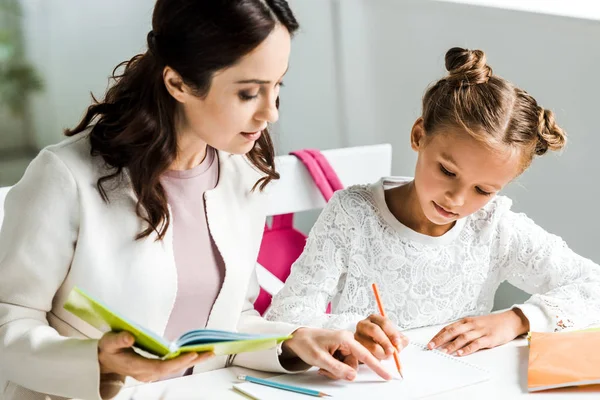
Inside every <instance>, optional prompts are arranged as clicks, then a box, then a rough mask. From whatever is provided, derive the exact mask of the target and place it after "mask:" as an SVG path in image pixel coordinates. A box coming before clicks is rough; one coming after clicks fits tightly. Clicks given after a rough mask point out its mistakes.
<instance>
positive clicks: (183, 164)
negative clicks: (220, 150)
mask: <svg viewBox="0 0 600 400" xmlns="http://www.w3.org/2000/svg"><path fill="white" fill-rule="evenodd" d="M207 150H208V145H207V144H206V142H204V141H202V140H200V139H198V137H197V136H196V135H194V134H193V133H190V134H187V135H186V134H179V135H177V157H176V158H175V161H173V163H172V164H171V166H170V167H169V169H170V170H172V171H185V170H188V169H192V168H194V167H196V166H198V165H200V164H202V162H203V161H204V159H205V158H206V154H207Z"/></svg>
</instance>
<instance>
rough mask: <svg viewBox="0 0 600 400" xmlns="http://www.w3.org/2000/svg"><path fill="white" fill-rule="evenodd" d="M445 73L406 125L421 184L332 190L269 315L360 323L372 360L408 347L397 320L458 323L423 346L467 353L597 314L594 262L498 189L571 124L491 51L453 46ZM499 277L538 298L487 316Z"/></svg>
mask: <svg viewBox="0 0 600 400" xmlns="http://www.w3.org/2000/svg"><path fill="white" fill-rule="evenodd" d="M446 68H447V70H448V71H449V73H448V75H447V76H446V77H444V78H442V79H441V80H439V81H438V82H437V83H435V84H434V85H433V86H431V87H430V88H429V89H428V90H427V92H426V93H425V96H424V98H423V110H422V116H421V117H420V118H419V119H417V121H416V122H415V124H414V125H413V127H412V131H411V135H410V139H411V147H412V148H413V149H414V150H415V151H416V152H417V153H418V158H417V164H416V169H415V176H414V179H408V178H384V179H382V180H381V181H380V182H378V183H375V184H373V185H366V186H354V187H350V188H348V189H346V190H343V191H341V192H338V193H336V194H335V196H334V197H333V198H332V200H331V201H330V203H329V204H328V205H327V207H326V208H325V210H324V211H323V213H322V214H321V215H320V217H319V219H318V221H317V223H316V224H315V226H314V227H313V229H312V231H311V233H310V236H309V239H308V242H307V245H306V248H305V249H304V253H303V254H302V255H301V256H300V258H299V259H298V260H297V262H296V263H295V264H294V266H293V268H292V272H291V275H290V276H289V278H288V279H287V281H286V283H285V286H284V288H283V289H282V290H281V291H280V292H279V293H278V294H277V295H276V296H275V297H274V299H273V302H272V306H271V308H270V310H269V311H268V313H267V314H266V318H267V319H270V320H273V321H276V320H277V321H286V322H289V323H294V324H305V325H311V326H319V327H327V328H338V329H339V328H348V329H351V330H356V333H355V337H356V339H357V340H358V341H360V342H362V343H363V344H364V345H365V346H367V347H368V348H369V349H370V350H371V351H372V352H373V354H374V355H376V356H377V357H378V358H383V357H385V356H389V355H390V354H391V353H392V351H393V348H392V345H396V346H397V347H398V348H401V347H402V346H403V344H404V343H405V342H406V340H405V339H404V338H403V337H402V336H401V335H400V334H399V333H398V331H397V330H396V327H395V326H397V327H399V328H400V329H411V328H417V327H422V326H427V325H437V324H446V323H448V322H450V321H455V320H458V321H457V322H454V323H451V324H450V325H448V326H446V327H445V328H444V329H442V330H441V331H440V332H439V333H438V334H437V335H436V336H435V337H434V338H433V339H432V340H431V343H429V348H432V349H433V348H439V349H441V350H442V351H446V352H448V353H450V354H453V353H456V354H457V355H466V354H470V353H472V352H474V351H477V350H479V349H482V348H490V347H494V346H498V345H501V344H503V343H506V342H508V341H510V340H512V339H514V338H515V337H517V336H519V335H521V334H523V333H526V332H527V331H529V330H532V331H559V330H562V329H565V328H571V327H584V326H588V325H591V324H594V323H600V267H599V266H598V265H596V264H595V263H593V262H592V261H590V260H588V259H586V258H583V257H581V256H579V255H577V254H575V253H574V252H573V251H571V250H570V249H569V248H568V247H567V245H566V244H565V243H564V242H563V241H562V240H561V238H559V237H557V236H554V235H551V234H549V233H547V232H545V231H544V230H543V229H542V228H540V227H539V226H537V225H536V224H535V223H534V222H533V221H531V220H530V219H529V218H527V217H526V216H525V215H524V214H519V213H515V212H513V211H511V210H510V208H511V201H510V200H509V199H508V198H506V197H504V196H500V195H498V192H500V191H501V190H502V188H503V187H504V186H505V185H506V184H507V183H509V182H510V181H512V180H513V179H514V178H515V177H517V176H518V175H519V174H521V173H522V172H523V171H524V170H525V169H526V168H527V167H528V166H529V165H530V163H531V161H532V159H533V157H534V156H541V155H543V154H545V153H546V152H547V151H548V150H559V149H561V148H562V147H563V146H564V144H565V141H566V138H565V133H564V132H563V131H562V129H561V128H559V127H558V125H557V124H556V123H555V121H554V116H553V114H552V112H551V111H549V110H545V109H543V108H542V107H540V106H539V105H538V104H537V102H536V101H535V99H534V98H533V97H531V96H530V95H529V94H527V93H526V92H525V91H523V90H521V89H519V88H517V87H515V86H514V85H512V84H511V83H509V82H507V81H506V80H504V79H502V78H500V77H498V76H496V75H493V74H492V70H491V68H490V67H489V66H488V65H486V61H485V55H484V53H483V52H481V51H479V50H475V51H469V50H465V49H461V48H453V49H450V50H449V51H448V52H447V53H446ZM503 281H508V282H510V283H512V284H513V285H515V286H517V287H519V288H521V289H523V290H525V291H527V292H528V293H531V294H533V296H532V297H531V298H530V299H529V300H528V301H527V302H526V303H525V304H520V305H515V306H514V307H513V308H512V309H511V310H508V311H505V312H502V313H496V314H490V311H491V309H492V305H493V299H494V294H495V291H496V289H497V288H498V286H499V285H500V283H501V282H503ZM372 282H376V283H377V285H378V286H379V288H380V289H381V292H382V295H383V303H384V304H385V306H386V312H387V313H388V317H389V320H386V319H384V318H381V317H379V316H377V315H371V316H370V317H368V318H366V319H365V317H367V316H368V315H369V314H372V313H373V314H375V313H376V312H377V306H376V303H375V299H374V297H373V293H372V291H371V287H370V285H371V283H372ZM329 302H331V304H332V312H331V314H326V313H325V308H326V306H327V304H328V303H329Z"/></svg>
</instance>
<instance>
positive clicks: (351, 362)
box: [343, 355, 358, 371]
mask: <svg viewBox="0 0 600 400" xmlns="http://www.w3.org/2000/svg"><path fill="white" fill-rule="evenodd" d="M343 362H344V364H346V365H348V366H349V367H350V368H352V369H354V370H356V371H358V360H357V359H356V357H354V356H353V355H350V356H348V357H346V358H345V359H344V361H343Z"/></svg>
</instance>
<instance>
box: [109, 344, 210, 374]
mask: <svg viewBox="0 0 600 400" xmlns="http://www.w3.org/2000/svg"><path fill="white" fill-rule="evenodd" d="M133 343H134V338H133V336H132V335H131V334H130V333H128V332H119V333H114V332H108V333H105V334H104V336H102V338H101V339H100V341H99V342H98V362H99V364H100V375H101V376H102V375H111V376H114V375H115V374H116V375H121V376H131V377H132V378H134V379H136V380H138V381H141V382H152V381H157V380H159V379H161V378H165V377H167V376H169V375H173V374H176V373H180V372H182V371H185V370H186V369H188V368H190V367H193V366H194V365H196V364H199V363H201V362H203V361H206V360H208V359H210V358H211V357H213V356H214V354H213V353H212V352H211V353H187V354H184V355H180V356H178V357H176V358H173V359H171V360H158V359H155V360H152V359H148V358H145V357H142V356H141V355H139V354H137V353H136V352H134V351H133V349H132V348H131V347H132V346H133Z"/></svg>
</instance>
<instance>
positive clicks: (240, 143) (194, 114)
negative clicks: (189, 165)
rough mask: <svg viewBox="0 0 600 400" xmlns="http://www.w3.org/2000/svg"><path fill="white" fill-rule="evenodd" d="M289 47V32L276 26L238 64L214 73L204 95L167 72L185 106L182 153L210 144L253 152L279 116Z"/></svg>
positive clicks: (170, 85) (180, 122) (180, 138)
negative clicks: (270, 124)
mask: <svg viewBox="0 0 600 400" xmlns="http://www.w3.org/2000/svg"><path fill="white" fill-rule="evenodd" d="M290 46H291V37H290V34H289V32H288V31H287V29H286V28H285V27H284V26H282V25H281V24H277V25H276V27H275V28H274V29H273V32H271V34H270V35H269V36H268V37H267V38H266V39H265V40H264V41H263V42H262V43H261V44H260V45H259V46H258V47H256V48H255V49H254V50H253V51H252V52H250V53H249V54H247V55H246V56H244V57H243V58H242V59H240V61H239V62H238V63H237V64H235V65H233V66H231V67H228V68H225V69H222V70H220V71H217V72H216V73H215V75H214V76H213V78H212V82H211V86H210V89H209V91H208V94H207V95H206V96H205V97H198V96H197V95H195V94H194V93H193V91H192V90H191V89H190V88H189V87H187V86H186V85H185V84H181V83H179V88H181V90H179V91H178V90H177V87H175V88H174V87H173V83H174V81H172V79H177V78H178V76H177V74H176V73H175V72H174V71H173V70H170V71H169V69H168V68H167V69H165V74H164V79H165V84H166V85H167V88H168V90H169V92H170V93H171V94H172V95H173V97H175V99H176V100H177V101H178V102H179V104H180V107H179V109H180V110H179V113H178V120H177V129H176V131H177V134H178V147H179V148H180V150H183V151H185V148H186V147H189V146H191V147H199V146H202V147H206V145H209V146H211V147H213V148H215V149H217V150H222V151H225V152H228V153H233V154H246V153H248V152H249V151H250V150H252V147H253V146H254V142H255V141H256V140H257V139H258V138H259V137H260V135H261V134H262V131H263V130H264V129H265V128H266V127H267V124H268V123H273V122H275V121H277V119H278V118H279V113H278V111H277V107H276V105H275V103H276V101H277V98H278V96H279V88H280V86H281V80H282V78H283V76H284V75H285V73H286V71H287V68H288V60H289V55H290ZM179 79H180V78H179ZM175 83H177V82H175Z"/></svg>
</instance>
